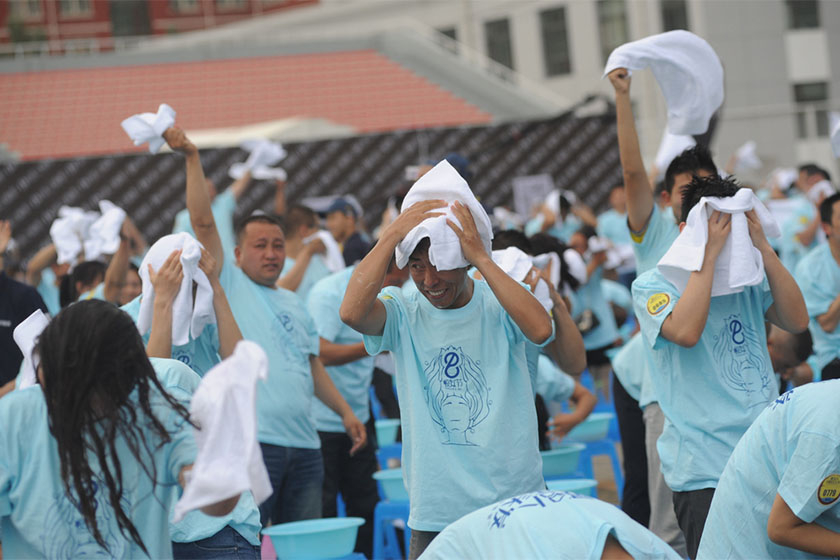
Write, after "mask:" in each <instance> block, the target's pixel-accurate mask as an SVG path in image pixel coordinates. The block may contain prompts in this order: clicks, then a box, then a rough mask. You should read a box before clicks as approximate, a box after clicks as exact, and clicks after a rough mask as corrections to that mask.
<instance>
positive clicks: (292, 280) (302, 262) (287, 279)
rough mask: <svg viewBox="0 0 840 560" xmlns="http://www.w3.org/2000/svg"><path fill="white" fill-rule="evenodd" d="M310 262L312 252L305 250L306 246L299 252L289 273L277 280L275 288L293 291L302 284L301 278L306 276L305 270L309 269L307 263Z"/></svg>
mask: <svg viewBox="0 0 840 560" xmlns="http://www.w3.org/2000/svg"><path fill="white" fill-rule="evenodd" d="M311 260H312V251H310V250H309V249H307V247H306V245H304V246H303V249H301V250H300V252H299V253H298V255H297V257H296V258H295V264H293V265H292V268H290V269H289V272H287V273H286V274H284V275H283V276H281V277H280V278H278V279H277V286H278V287H280V288H285V289H287V290H291V291H293V292H294V291H295V290H297V289H298V287H300V283H301V282H303V276H304V274H306V269H307V268H309V262H310V261H311Z"/></svg>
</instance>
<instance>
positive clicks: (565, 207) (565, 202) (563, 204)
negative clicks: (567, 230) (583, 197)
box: [560, 194, 572, 212]
mask: <svg viewBox="0 0 840 560" xmlns="http://www.w3.org/2000/svg"><path fill="white" fill-rule="evenodd" d="M571 209H572V203H571V201H569V199H568V198H566V197H565V196H564V195H562V194H561V195H560V211H561V212H568V211H569V210H571Z"/></svg>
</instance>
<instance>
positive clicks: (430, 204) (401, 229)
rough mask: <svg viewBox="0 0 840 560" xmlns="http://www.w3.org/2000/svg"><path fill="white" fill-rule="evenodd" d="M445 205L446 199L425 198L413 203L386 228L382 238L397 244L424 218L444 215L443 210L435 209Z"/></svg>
mask: <svg viewBox="0 0 840 560" xmlns="http://www.w3.org/2000/svg"><path fill="white" fill-rule="evenodd" d="M444 207H446V201H444V200H424V201H422V202H417V203H415V204H412V205H411V206H410V207H409V208H407V209H406V210H404V211H403V212H402V213H400V215H399V216H397V218H396V219H395V220H394V221H393V222H391V223H390V224H389V225H388V227H387V228H385V231H383V232H382V235H381V236H380V239H390V240H391V241H392V242H393V243H394V245H395V246H396V245H397V244H398V243H399V242H400V241H402V240H403V239H404V238H405V236H406V235H408V233H409V232H410V231H411V230H413V229H414V228H415V227H417V226H419V225H420V224H421V223H422V222H423V221H424V220H427V219H429V218H435V217H437V216H443V215H444V213H443V212H434V210H436V209H438V208H444Z"/></svg>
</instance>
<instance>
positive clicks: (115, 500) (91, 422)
mask: <svg viewBox="0 0 840 560" xmlns="http://www.w3.org/2000/svg"><path fill="white" fill-rule="evenodd" d="M38 354H39V356H40V359H41V361H40V369H41V371H42V373H43V386H42V389H43V392H44V399H45V402H46V405H47V415H48V419H49V428H50V433H51V434H52V436H53V437H54V438H55V440H56V443H57V446H58V456H59V459H60V461H61V479H62V482H63V483H64V489H65V491H66V494H67V498H68V499H69V500H70V501H71V502H72V503H73V505H74V506H75V507H76V508H77V509H78V510H79V512H80V513H81V514H82V517H83V518H84V520H85V525H87V528H88V529H89V530H90V532H91V534H92V535H93V538H94V539H96V542H97V543H98V544H99V545H100V546H101V547H102V548H104V549H105V550H107V551H109V552H110V550H109V549H108V544H107V543H106V542H105V539H104V537H103V536H102V531H101V530H100V528H99V526H98V525H97V521H96V508H97V499H96V491H97V486H100V487H101V486H102V483H103V482H104V488H103V490H104V491H105V492H106V493H107V496H108V502H109V504H110V507H111V508H112V509H113V512H114V517H115V519H116V521H117V525H118V526H119V529H120V532H121V534H122V535H123V536H124V537H126V538H130V539H131V540H133V541H134V542H135V543H137V545H138V546H140V548H142V549H143V551H144V552H146V554H148V553H149V551H148V550H147V549H146V546H145V544H144V543H143V539H142V538H141V536H140V533H139V531H138V530H137V527H136V526H135V525H134V523H133V522H132V520H131V515H132V512H131V511H126V510H124V509H123V506H122V505H121V503H120V501H121V499H122V495H123V490H124V481H123V471H122V467H121V464H120V453H119V452H118V449H119V448H121V447H122V445H123V444H124V445H125V447H127V448H128V450H129V451H130V453H131V455H132V456H133V459H134V460H136V462H137V464H138V465H140V467H141V469H142V470H143V471H144V473H145V474H146V475H147V476H148V477H149V478H150V479H151V481H152V485H153V486H154V485H156V484H157V469H156V468H155V463H154V460H153V457H152V455H153V454H154V453H155V451H156V450H158V449H159V448H160V447H161V446H163V445H165V444H166V443H169V442H170V441H171V440H172V437H171V435H170V433H169V431H168V430H167V429H166V427H165V426H164V425H163V423H162V422H161V420H160V419H159V418H158V417H157V416H156V415H155V414H154V413H153V408H156V407H157V406H159V405H154V406H153V404H152V401H153V400H155V401H156V402H157V400H156V399H155V398H154V396H153V393H158V394H159V395H160V396H161V397H162V398H163V399H164V400H165V401H166V403H164V404H166V405H168V407H169V408H171V409H173V410H174V412H175V413H176V414H178V415H179V416H181V417H182V418H183V419H184V420H185V421H187V422H189V413H188V412H187V410H186V409H185V408H184V407H183V406H182V405H181V404H179V403H178V402H177V401H176V400H175V399H174V398H173V397H172V396H171V395H169V393H167V392H166V390H164V388H163V387H162V386H161V384H160V382H159V381H158V379H157V375H156V374H155V370H154V368H153V367H152V364H151V363H150V362H149V359H148V357H147V356H146V349H145V345H144V344H143V339H142V338H141V337H140V333H139V332H138V331H137V327H136V326H135V325H134V321H132V319H131V317H129V316H128V314H127V313H125V312H124V311H121V310H120V309H119V308H117V307H115V306H114V305H112V304H110V303H107V302H104V301H99V300H89V301H83V302H79V303H76V304H73V305H71V306H69V307H67V308H66V309H64V310H63V311H61V312H60V313H59V314H58V315H57V316H56V317H55V319H53V320H52V321H50V323H49V324H48V325H47V327H46V329H44V331H43V333H41V336H40V338H39V340H38ZM144 430H147V431H148V432H149V435H148V436H147V435H146V434H144ZM94 458H95V459H94ZM94 461H95V462H94ZM99 507H101V505H100V506H99Z"/></svg>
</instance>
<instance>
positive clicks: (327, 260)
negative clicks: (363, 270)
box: [303, 229, 346, 272]
mask: <svg viewBox="0 0 840 560" xmlns="http://www.w3.org/2000/svg"><path fill="white" fill-rule="evenodd" d="M316 237H317V238H318V239H320V240H321V241H323V243H324V247H326V248H327V252H326V254H325V255H324V264H325V265H327V268H328V269H329V271H330V272H338V271H339V270H344V268H345V266H346V265H345V263H344V255H342V254H341V248H340V247H339V246H338V243H337V242H336V240H335V238H334V237H333V236H332V234H331V233H330V232H328V231H326V230H323V229H322V230H318V231H317V232H316V233H313V234H312V235H310V236H309V237H307V238H306V239H304V240H303V242H304V243H309V242H310V241H312V240H313V239H315V238H316Z"/></svg>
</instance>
